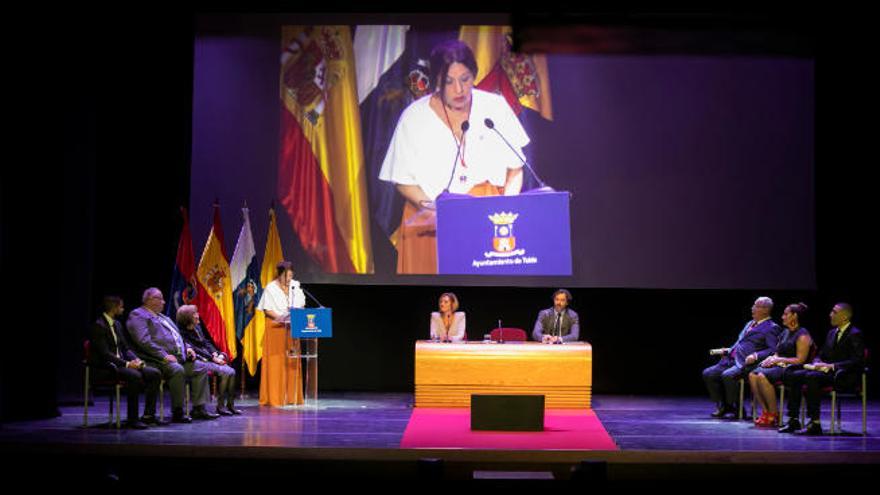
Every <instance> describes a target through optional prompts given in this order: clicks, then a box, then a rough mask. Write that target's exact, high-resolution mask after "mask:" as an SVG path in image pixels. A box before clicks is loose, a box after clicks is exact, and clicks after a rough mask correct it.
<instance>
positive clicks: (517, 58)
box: [458, 26, 553, 120]
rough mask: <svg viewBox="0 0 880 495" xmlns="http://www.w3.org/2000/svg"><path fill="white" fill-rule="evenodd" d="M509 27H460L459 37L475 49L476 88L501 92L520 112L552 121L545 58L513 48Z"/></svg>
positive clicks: (515, 109) (517, 112) (511, 105)
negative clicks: (529, 112)
mask: <svg viewBox="0 0 880 495" xmlns="http://www.w3.org/2000/svg"><path fill="white" fill-rule="evenodd" d="M511 33H512V29H511V28H510V26H462V27H461V29H460V31H459V35H458V38H459V39H460V40H461V41H463V42H465V43H466V44H467V45H468V46H469V47H471V50H473V52H474V58H476V60H477V67H478V68H479V72H480V73H479V74H477V88H479V89H482V90H485V91H492V92H495V93H500V94H502V95H504V97H505V98H506V99H507V103H508V104H510V107H511V108H512V109H513V111H514V112H515V113H516V114H517V115H519V114H520V113H521V112H522V109H523V108H528V109H531V110H534V111H535V112H537V113H539V114H540V115H541V117H543V118H545V119H547V120H553V105H552V103H551V99H550V77H549V72H548V71H547V57H546V56H544V55H536V54H533V55H529V54H522V53H514V52H513V51H512V45H513V43H512V37H511Z"/></svg>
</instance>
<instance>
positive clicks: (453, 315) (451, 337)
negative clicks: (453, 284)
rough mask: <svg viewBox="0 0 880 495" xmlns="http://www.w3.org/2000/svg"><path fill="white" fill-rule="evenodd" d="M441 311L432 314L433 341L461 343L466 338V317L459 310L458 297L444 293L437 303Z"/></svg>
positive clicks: (450, 293)
mask: <svg viewBox="0 0 880 495" xmlns="http://www.w3.org/2000/svg"><path fill="white" fill-rule="evenodd" d="M437 304H438V309H439V310H440V311H434V312H433V313H431V340H439V341H441V342H461V341H463V340H465V336H466V333H465V332H466V326H465V325H466V324H467V323H466V317H465V314H464V311H459V310H458V297H457V296H456V295H455V294H453V293H452V292H444V293H443V294H441V295H440V300H439V302H438V303H437Z"/></svg>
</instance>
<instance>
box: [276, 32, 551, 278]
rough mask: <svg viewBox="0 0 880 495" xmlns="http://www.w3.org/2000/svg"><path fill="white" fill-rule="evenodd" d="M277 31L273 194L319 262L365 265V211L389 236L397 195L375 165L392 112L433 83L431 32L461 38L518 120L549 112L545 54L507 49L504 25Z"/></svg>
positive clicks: (333, 267) (343, 269)
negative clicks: (278, 112)
mask: <svg viewBox="0 0 880 495" xmlns="http://www.w3.org/2000/svg"><path fill="white" fill-rule="evenodd" d="M281 34H282V43H281V77H280V85H281V91H280V103H281V139H280V152H279V164H278V182H277V195H278V198H279V200H280V204H281V205H282V206H283V208H284V209H285V210H286V211H287V213H288V217H289V218H290V219H291V221H292V224H293V225H292V226H293V229H294V230H295V231H296V233H297V237H298V238H299V240H300V242H301V243H302V246H303V249H304V250H305V252H306V253H308V254H309V256H310V257H311V258H312V259H314V260H315V261H316V263H317V264H318V265H320V266H321V268H322V270H323V271H324V272H326V273H373V253H372V242H371V238H370V231H371V229H370V222H371V220H372V221H373V222H376V224H377V226H378V227H379V229H380V230H381V232H382V233H383V234H384V235H385V236H387V240H388V241H390V242H391V243H392V244H394V245H396V244H397V243H396V240H397V232H396V229H397V227H398V225H399V223H400V216H401V213H402V211H403V199H402V198H401V197H400V195H399V194H398V193H397V191H396V189H395V188H394V186H393V185H392V184H390V183H388V182H384V181H381V180H379V179H378V176H379V170H380V168H381V167H382V161H383V159H384V158H385V153H386V151H387V149H388V145H389V143H390V142H391V137H392V135H393V133H394V129H395V127H396V123H397V120H398V118H399V117H400V114H401V113H402V112H403V110H404V109H405V108H406V107H407V106H408V105H409V104H410V103H412V102H413V101H414V100H415V99H418V98H420V97H422V96H424V95H426V94H428V93H430V92H431V91H432V90H433V88H431V81H430V77H429V75H430V73H431V72H430V67H428V60H429V59H430V52H431V49H432V48H433V47H434V46H435V45H436V44H437V43H439V42H441V41H445V40H448V39H450V38H458V39H460V40H462V41H463V42H465V43H466V44H468V46H470V48H471V49H472V50H473V52H474V55H475V57H476V59H477V65H478V69H479V73H478V74H477V75H476V82H477V85H476V86H477V88H479V89H483V90H486V91H492V92H495V93H499V94H501V95H503V96H504V97H505V98H506V100H507V102H508V103H509V104H510V106H511V108H512V109H513V110H514V113H516V114H517V115H518V116H520V119H524V115H525V113H526V112H527V111H528V112H533V113H534V114H535V115H536V116H539V118H543V119H546V120H552V118H553V117H552V116H553V111H552V105H551V98H550V81H549V76H548V71H547V61H546V58H545V57H544V56H543V55H526V54H518V53H515V52H513V51H512V49H511V48H512V30H511V28H510V27H509V26H449V27H448V28H445V29H438V28H436V27H435V28H433V29H432V30H422V29H418V28H415V27H413V26H400V25H359V26H355V29H354V35H353V36H352V30H351V27H349V26H286V27H284V28H283V29H282V33H281ZM524 124H525V122H524ZM526 129H527V130H528V126H526ZM524 179H525V182H524V184H523V186H524V187H526V188H527V187H530V186H533V185H534V183H533V182H532V179H531V178H530V177H527V178H524Z"/></svg>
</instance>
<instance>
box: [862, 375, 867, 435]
mask: <svg viewBox="0 0 880 495" xmlns="http://www.w3.org/2000/svg"><path fill="white" fill-rule="evenodd" d="M867 434H868V374H867V373H862V435H867Z"/></svg>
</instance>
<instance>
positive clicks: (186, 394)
mask: <svg viewBox="0 0 880 495" xmlns="http://www.w3.org/2000/svg"><path fill="white" fill-rule="evenodd" d="M183 414H186V415H187V416H189V383H187V384H186V385H184V390H183Z"/></svg>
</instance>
